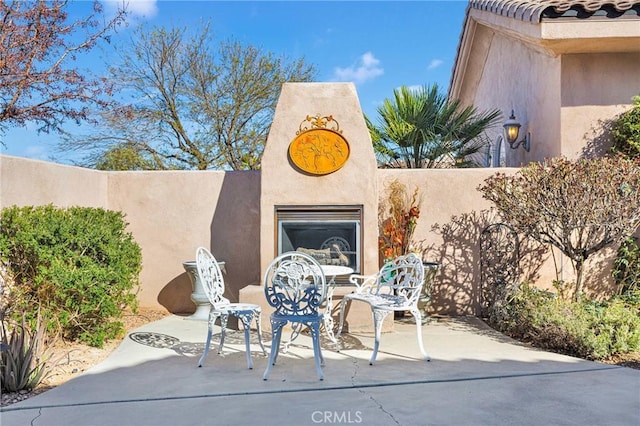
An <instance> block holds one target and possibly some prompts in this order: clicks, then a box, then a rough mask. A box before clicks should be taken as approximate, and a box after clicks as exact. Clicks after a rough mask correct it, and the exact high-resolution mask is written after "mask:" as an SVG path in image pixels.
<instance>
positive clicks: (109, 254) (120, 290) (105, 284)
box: [0, 205, 142, 347]
mask: <svg viewBox="0 0 640 426" xmlns="http://www.w3.org/2000/svg"><path fill="white" fill-rule="evenodd" d="M126 225H127V224H126V222H125V221H124V215H123V214H122V213H120V212H114V211H108V210H104V209H98V208H85V207H71V208H68V209H59V208H56V207H54V206H52V205H48V206H40V207H22V208H18V207H11V208H6V209H3V210H2V214H1V216H0V261H1V262H2V263H3V264H4V265H6V268H7V271H8V275H9V276H10V277H11V279H10V282H9V283H7V286H8V287H9V295H10V299H11V301H10V306H9V307H8V309H9V311H10V312H12V313H13V315H14V318H15V316H16V315H19V314H20V313H21V312H25V313H26V314H27V320H31V321H32V322H33V320H34V318H35V314H36V309H37V307H39V308H40V309H41V310H42V313H43V315H44V316H45V317H46V318H50V320H48V321H47V330H48V331H49V332H58V331H59V332H61V334H62V337H64V338H66V339H71V340H76V339H79V340H81V341H83V342H85V343H87V344H89V345H92V346H98V347H101V346H102V345H103V344H104V341H105V340H108V339H112V338H116V337H119V336H120V335H121V334H122V332H123V331H124V325H123V323H122V322H121V321H119V319H121V318H122V311H123V310H124V309H125V308H127V307H129V308H132V309H136V307H137V305H136V297H135V292H136V290H137V287H138V275H139V273H140V269H141V264H142V260H141V251H140V247H139V246H138V245H137V244H136V243H135V241H134V240H133V238H132V235H131V234H130V233H127V232H125V227H126Z"/></svg>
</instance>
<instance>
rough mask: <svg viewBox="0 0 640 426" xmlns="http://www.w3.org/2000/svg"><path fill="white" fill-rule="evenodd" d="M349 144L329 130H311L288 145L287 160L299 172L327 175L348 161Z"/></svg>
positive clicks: (336, 133) (338, 134)
mask: <svg viewBox="0 0 640 426" xmlns="http://www.w3.org/2000/svg"><path fill="white" fill-rule="evenodd" d="M349 151H350V148H349V143H347V140H346V139H345V138H344V137H343V136H342V135H341V134H340V133H338V132H335V131H333V130H330V129H317V128H316V129H311V130H307V131H305V132H303V133H301V134H299V135H298V136H296V138H295V139H294V140H293V141H292V142H291V144H289V158H290V159H291V162H293V164H295V166H296V167H298V168H299V169H300V170H302V171H304V172H306V173H310V174H313V175H327V174H329V173H333V172H335V171H336V170H338V169H340V168H341V167H342V166H343V165H344V164H345V163H346V162H347V160H348V159H349Z"/></svg>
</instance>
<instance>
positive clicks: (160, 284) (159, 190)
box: [109, 171, 260, 312]
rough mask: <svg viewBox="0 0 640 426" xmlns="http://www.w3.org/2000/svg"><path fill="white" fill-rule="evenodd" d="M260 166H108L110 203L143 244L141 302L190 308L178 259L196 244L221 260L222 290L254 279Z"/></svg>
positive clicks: (232, 292) (232, 293)
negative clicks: (118, 168)
mask: <svg viewBox="0 0 640 426" xmlns="http://www.w3.org/2000/svg"><path fill="white" fill-rule="evenodd" d="M259 188H260V174H259V173H258V172H221V171H203V172H173V171H171V172H111V173H110V174H109V208H110V209H113V210H120V211H124V212H126V214H127V220H128V222H129V223H130V228H129V229H130V230H131V232H132V233H133V235H134V236H135V238H136V241H137V242H138V243H139V244H140V245H141V246H142V248H143V250H142V253H143V270H142V274H141V281H142V283H143V285H142V289H141V291H140V293H139V300H140V303H141V304H142V305H156V304H161V305H163V306H164V307H166V308H167V309H168V310H169V311H171V312H190V311H191V310H193V308H194V305H193V303H192V302H191V300H190V298H189V296H190V294H191V283H190V281H189V280H188V277H187V276H186V274H185V273H184V269H183V267H182V262H184V261H189V260H193V259H194V256H195V251H196V248H197V247H198V246H204V247H207V248H210V249H211V250H212V252H213V254H214V256H216V258H217V259H218V260H220V261H225V262H226V265H225V270H226V274H225V284H226V287H227V291H226V296H227V297H228V298H229V299H231V300H232V301H238V300H239V296H238V293H239V290H240V289H241V288H243V287H245V286H247V285H250V284H256V283H258V282H259V276H260V268H259V247H260V234H259V225H258V223H259V222H258V221H259Z"/></svg>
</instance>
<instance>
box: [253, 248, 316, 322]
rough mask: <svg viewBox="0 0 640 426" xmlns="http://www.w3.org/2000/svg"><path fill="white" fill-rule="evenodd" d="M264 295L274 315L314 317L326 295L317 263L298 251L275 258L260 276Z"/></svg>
mask: <svg viewBox="0 0 640 426" xmlns="http://www.w3.org/2000/svg"><path fill="white" fill-rule="evenodd" d="M264 294H265V296H266V298H267V302H268V303H269V305H271V306H272V307H273V308H274V309H275V312H274V314H276V315H286V316H308V315H317V314H318V309H319V307H320V305H321V304H322V302H323V301H324V299H325V297H326V294H327V283H326V280H325V276H324V273H323V272H322V268H321V267H320V264H319V263H318V262H317V261H316V260H315V259H314V258H313V257H311V256H309V255H307V254H304V253H301V252H287V253H283V254H281V255H280V256H278V257H276V258H275V259H274V260H273V261H272V262H271V264H270V265H269V267H268V268H267V271H266V272H265V275H264Z"/></svg>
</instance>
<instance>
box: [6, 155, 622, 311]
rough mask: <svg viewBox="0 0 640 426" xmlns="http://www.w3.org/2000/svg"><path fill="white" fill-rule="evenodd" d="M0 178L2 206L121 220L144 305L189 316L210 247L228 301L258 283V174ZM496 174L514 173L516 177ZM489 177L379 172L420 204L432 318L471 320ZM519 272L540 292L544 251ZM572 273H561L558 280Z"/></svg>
mask: <svg viewBox="0 0 640 426" xmlns="http://www.w3.org/2000/svg"><path fill="white" fill-rule="evenodd" d="M0 170H1V173H2V174H1V177H2V180H1V182H2V186H1V187H0V188H1V189H2V193H0V208H3V207H8V206H12V205H19V206H25V205H43V204H49V203H52V204H54V205H57V206H60V207H68V206H72V205H79V206H89V207H102V208H108V209H112V210H118V211H122V212H124V213H125V215H126V220H127V222H128V223H129V226H128V228H127V229H128V230H129V231H130V232H132V234H133V236H134V239H135V240H136V241H137V242H138V243H139V244H140V246H141V247H142V254H143V270H142V274H141V277H140V278H141V289H140V292H139V295H138V299H139V302H140V305H141V306H149V307H154V306H155V307H157V306H162V307H164V308H166V309H167V310H168V311H170V312H174V313H190V312H193V310H194V309H195V305H194V304H193V303H192V301H191V300H190V295H191V291H192V289H191V283H190V281H189V278H188V277H187V275H186V273H185V271H184V268H183V266H182V262H184V261H188V260H192V259H193V256H194V254H195V250H196V248H197V247H198V246H200V245H203V246H206V247H209V248H211V249H212V251H213V252H214V255H215V256H216V257H217V258H218V260H222V261H225V262H226V274H225V282H226V284H227V296H228V297H229V298H230V299H231V300H239V299H240V295H241V290H242V289H245V288H247V286H250V285H256V286H259V285H260V282H261V279H262V273H263V271H262V267H261V258H260V246H261V237H260V197H261V194H260V186H261V176H260V172H219V171H168V172H101V171H96V170H87V169H82V168H77V167H70V166H63V165H58V164H53V163H46V162H41V161H34V160H29V159H23V158H16V157H9V156H1V155H0ZM501 171H503V172H506V173H515V172H516V171H517V169H509V168H505V169H501ZM494 172H495V170H494V169H425V170H395V169H394V170H390V169H380V170H377V171H376V175H375V178H374V179H375V180H376V184H377V186H378V188H379V191H378V192H379V196H380V197H381V198H384V196H385V191H386V188H387V186H388V184H389V182H391V181H393V180H394V179H398V180H399V181H400V182H402V183H404V184H405V185H406V186H407V189H408V190H410V191H412V190H413V188H415V187H418V188H419V193H420V194H421V196H422V206H421V215H420V218H419V220H418V226H417V229H416V232H415V235H414V242H415V244H416V248H418V249H420V251H421V252H422V255H423V258H424V260H425V261H435V262H439V263H441V265H442V268H441V269H440V271H439V272H438V274H437V276H436V280H435V288H434V299H433V303H432V311H433V312H434V313H442V314H476V313H477V312H478V303H479V297H480V296H479V295H480V293H479V291H480V275H479V274H480V272H479V271H480V266H479V265H480V261H479V243H478V241H479V236H480V233H481V232H482V230H483V229H484V227H485V226H486V225H488V224H489V223H491V222H492V221H493V220H494V219H493V218H492V215H491V213H490V212H489V208H490V203H489V202H487V201H486V200H484V199H483V198H482V196H481V194H480V192H478V191H477V190H476V188H477V187H478V186H479V185H481V184H482V182H483V181H484V180H485V179H486V178H487V177H488V176H490V175H491V174H493V173H494ZM370 178H372V177H370V176H363V179H370ZM374 244H375V243H374ZM369 251H370V252H376V251H377V248H371V247H370V248H369ZM611 256H613V251H610V252H609V253H608V254H607V256H604V257H600V258H597V259H594V262H595V264H594V265H595V266H597V268H596V269H595V270H596V271H598V276H597V277H596V276H595V275H594V276H593V278H592V279H591V281H592V282H593V283H597V284H598V285H599V286H600V287H602V283H604V282H607V280H609V281H610V278H608V277H609V275H608V271H609V270H610V263H611ZM560 260H561V259H560ZM567 265H568V264H567ZM522 266H523V268H524V270H523V275H522V278H523V279H532V280H533V281H536V282H538V283H540V285H542V286H548V283H550V282H551V280H552V279H553V278H554V277H555V275H554V272H553V268H552V267H551V266H552V261H551V259H550V257H549V254H548V253H543V254H538V255H537V256H531V255H527V257H526V258H525V259H523V262H522ZM567 267H568V266H567ZM569 273H570V271H569V270H567V271H566V273H565V278H568V277H569V275H567V274H569ZM590 278H591V277H590ZM588 282H589V281H588Z"/></svg>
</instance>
